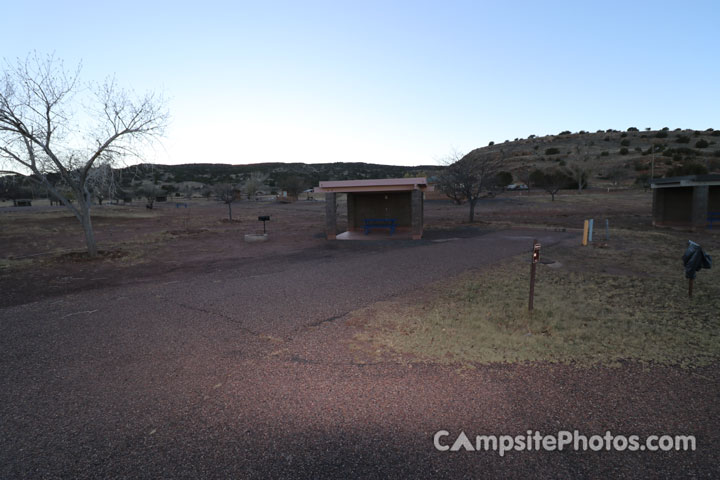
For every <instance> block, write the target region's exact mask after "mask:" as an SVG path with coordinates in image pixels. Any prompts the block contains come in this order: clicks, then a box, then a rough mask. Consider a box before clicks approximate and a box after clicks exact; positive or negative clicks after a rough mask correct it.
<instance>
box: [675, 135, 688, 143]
mask: <svg viewBox="0 0 720 480" xmlns="http://www.w3.org/2000/svg"><path fill="white" fill-rule="evenodd" d="M675 141H676V142H677V143H690V137H688V136H687V135H678V136H677V138H676V139H675Z"/></svg>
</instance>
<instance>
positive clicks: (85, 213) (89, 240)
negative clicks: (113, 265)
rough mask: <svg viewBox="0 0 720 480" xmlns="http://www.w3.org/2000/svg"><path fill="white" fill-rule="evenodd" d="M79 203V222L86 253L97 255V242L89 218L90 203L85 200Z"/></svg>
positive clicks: (92, 255)
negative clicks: (83, 234) (83, 235)
mask: <svg viewBox="0 0 720 480" xmlns="http://www.w3.org/2000/svg"><path fill="white" fill-rule="evenodd" d="M79 203H80V205H79V207H80V223H81V224H82V227H83V230H84V231H85V243H86V244H87V249H88V255H90V256H91V257H96V256H97V253H98V251H97V244H96V243H95V233H94V232H93V227H92V220H91V218H90V205H88V204H87V202H86V201H81V202H79Z"/></svg>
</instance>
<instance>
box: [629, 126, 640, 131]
mask: <svg viewBox="0 0 720 480" xmlns="http://www.w3.org/2000/svg"><path fill="white" fill-rule="evenodd" d="M627 131H628V132H639V130H638V129H637V128H636V127H630V128H628V129H627Z"/></svg>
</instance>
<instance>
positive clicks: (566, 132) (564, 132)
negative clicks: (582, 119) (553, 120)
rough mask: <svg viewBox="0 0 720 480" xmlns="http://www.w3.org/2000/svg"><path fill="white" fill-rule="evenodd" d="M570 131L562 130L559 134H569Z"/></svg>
mask: <svg viewBox="0 0 720 480" xmlns="http://www.w3.org/2000/svg"><path fill="white" fill-rule="evenodd" d="M570 133H571V132H570V130H563V131H562V132H560V135H570Z"/></svg>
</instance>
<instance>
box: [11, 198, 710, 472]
mask: <svg viewBox="0 0 720 480" xmlns="http://www.w3.org/2000/svg"><path fill="white" fill-rule="evenodd" d="M141 207H142V208H141ZM96 212H97V215H96V217H95V219H94V224H95V226H96V235H97V238H98V243H99V246H100V249H101V250H102V251H103V255H101V257H100V258H99V259H96V260H87V259H86V258H84V256H83V255H82V254H81V252H82V250H83V243H82V235H81V232H80V229H79V226H78V225H77V221H76V220H75V219H74V218H72V217H70V216H69V215H67V214H65V213H64V212H63V211H62V210H57V209H51V208H49V207H42V206H39V207H32V210H29V209H17V208H10V207H8V208H4V207H1V206H0V244H1V245H2V256H1V257H0V291H2V292H3V293H2V296H1V297H0V329H1V331H2V335H1V336H0V359H1V360H0V379H1V380H0V418H1V419H2V421H0V477H2V478H31V477H32V478H228V477H232V478H479V477H491V478H497V477H503V478H528V477H537V478H598V477H614V478H638V477H646V478H676V477H680V476H683V477H691V478H717V477H718V476H720V468H719V467H718V464H717V453H716V452H717V451H718V449H719V448H720V435H719V434H718V432H720V422H719V421H718V419H719V418H720V410H719V408H718V399H719V398H720V388H719V386H720V373H718V369H717V364H711V365H710V366H704V367H702V368H697V369H693V370H690V371H689V370H686V369H681V368H675V367H668V366H659V365H651V364H636V363H632V362H626V363H623V364H622V365H621V366H620V367H616V368H605V367H591V368H578V367H575V366H573V365H547V364H543V363H518V364H504V365H476V366H467V365H462V366H459V365H452V364H446V363H433V362H428V361H417V360H416V359H414V358H412V357H407V356H403V355H398V354H397V353H394V352H392V351H389V350H376V349H375V345H373V344H372V343H369V342H365V343H363V342H358V340H357V339H358V333H361V332H363V331H364V330H365V329H366V327H367V324H368V322H369V320H371V319H369V318H367V317H364V316H363V315H362V314H361V313H360V312H362V311H366V312H372V311H373V309H377V308H381V307H382V305H383V303H382V302H383V301H388V300H391V299H398V298H411V297H412V296H414V295H415V296H417V295H422V292H423V289H424V288H426V287H425V286H426V285H427V284H429V283H431V282H438V281H442V279H443V278H454V277H456V276H457V275H459V274H461V273H462V272H464V271H466V270H467V269H469V268H475V269H482V268H483V267H484V266H488V265H494V264H496V263H497V262H498V261H500V260H502V259H507V258H512V257H513V256H516V255H519V254H521V253H522V252H525V251H526V250H527V247H528V245H529V241H530V239H532V238H539V239H541V241H542V242H543V245H545V246H547V247H548V248H555V249H571V248H577V244H578V243H579V236H580V233H579V230H580V228H581V227H582V220H583V219H584V218H588V217H593V218H595V219H604V218H608V219H609V221H610V225H611V235H612V234H613V230H612V229H613V228H623V229H630V230H633V229H637V230H646V229H649V228H650V226H649V225H650V194H649V193H643V192H634V191H633V192H625V193H621V194H612V193H610V194H608V193H606V192H592V193H583V194H582V195H576V194H574V193H569V192H568V193H567V194H566V195H562V196H560V197H558V198H557V199H556V201H555V202H551V201H550V198H549V196H548V195H546V194H541V193H539V192H537V193H535V192H533V193H531V194H530V195H529V196H528V195H527V194H525V193H523V194H518V193H512V194H506V195H502V196H499V197H496V198H493V199H486V200H484V201H481V203H480V204H479V206H478V210H477V219H478V222H477V223H476V224H474V225H469V224H467V223H466V215H467V206H454V205H451V204H450V203H449V202H446V201H430V202H427V204H426V215H425V223H426V231H425V233H426V235H425V238H424V239H423V240H422V241H418V242H410V241H389V240H388V241H377V242H326V241H325V240H324V236H323V225H324V204H323V203H322V202H303V201H301V202H298V203H295V204H270V203H267V204H265V203H254V202H240V203H238V204H237V205H234V206H233V215H234V218H235V220H239V221H234V222H229V221H224V219H226V218H227V207H226V206H224V205H219V204H216V203H214V202H206V201H204V200H198V201H193V202H191V204H190V206H189V208H187V209H185V208H176V207H175V204H171V203H168V204H164V205H160V206H159V207H158V208H157V209H156V210H153V211H147V210H146V209H145V208H144V206H142V205H141V206H103V207H102V208H98V209H97V210H96ZM258 215H270V216H271V221H270V222H269V223H268V224H267V228H268V231H269V233H270V241H268V242H267V243H262V244H246V243H244V242H243V241H242V235H243V234H244V233H252V232H257V231H258V230H262V223H261V222H258V220H257V216H258ZM528 226H537V227H541V228H538V229H529V228H527V227H528ZM563 230H565V231H563ZM693 238H696V239H698V240H699V241H701V242H705V241H708V242H715V243H713V245H716V242H717V240H716V239H717V236H716V235H708V234H702V235H700V236H693ZM363 308H364V310H363ZM574 429H577V430H579V431H580V432H581V433H583V434H586V435H595V434H601V435H602V434H604V433H605V432H606V431H608V430H610V431H612V432H613V433H615V434H625V435H631V434H636V435H640V436H643V437H644V436H647V435H653V434H659V435H663V434H672V435H679V434H686V435H695V436H696V437H697V450H696V451H691V452H687V451H680V452H609V451H601V452H589V451H587V452H573V451H564V452H538V451H532V452H511V453H510V454H508V455H506V456H504V457H500V456H499V455H498V454H497V453H495V452H468V451H460V452H439V451H438V450H436V449H435V448H434V447H433V435H434V433H435V432H437V431H438V430H447V431H449V433H450V435H449V437H448V439H449V443H452V439H454V438H455V437H456V436H457V435H458V434H459V433H460V432H461V431H465V432H466V433H467V435H468V436H469V437H471V438H474V436H475V435H488V434H495V435H502V434H508V435H522V434H525V432H526V431H527V430H537V431H541V432H542V433H544V434H552V433H555V432H557V431H559V430H571V431H572V430H574Z"/></svg>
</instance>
